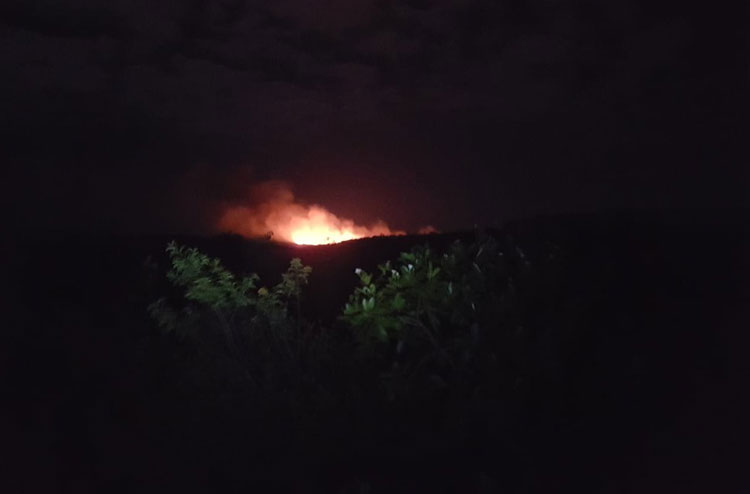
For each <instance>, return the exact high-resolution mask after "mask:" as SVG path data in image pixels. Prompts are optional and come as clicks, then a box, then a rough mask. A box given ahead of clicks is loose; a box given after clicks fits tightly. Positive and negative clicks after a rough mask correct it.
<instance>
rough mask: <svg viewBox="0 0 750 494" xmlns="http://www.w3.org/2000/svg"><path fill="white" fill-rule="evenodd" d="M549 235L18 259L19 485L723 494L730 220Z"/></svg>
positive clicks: (731, 415)
mask: <svg viewBox="0 0 750 494" xmlns="http://www.w3.org/2000/svg"><path fill="white" fill-rule="evenodd" d="M552 226H553V227H554V228H553V229H552V230H546V231H541V232H540V231H539V230H533V231H532V235H529V234H524V233H523V232H522V231H512V230H509V231H505V232H502V234H500V233H498V234H493V235H487V236H483V235H479V236H478V237H476V238H473V239H472V238H470V237H469V236H464V237H463V238H462V239H461V240H460V241H459V242H453V241H452V240H453V239H447V238H446V239H443V237H431V238H429V245H427V246H421V247H418V248H416V249H412V250H407V251H406V252H404V253H402V254H396V252H398V251H399V250H404V249H405V248H406V245H408V244H407V243H406V240H408V239H402V238H394V239H373V240H371V241H367V242H357V243H353V244H351V245H341V246H330V247H324V248H316V249H288V250H279V253H277V254H273V255H271V254H262V252H261V251H252V250H251V251H249V253H248V256H247V257H242V256H237V255H233V254H232V252H233V251H234V252H242V249H246V248H247V249H251V248H255V247H253V245H250V244H247V243H236V241H234V240H232V239H229V240H223V239H213V240H210V239H209V240H201V239H194V240H191V239H183V240H181V245H178V244H173V245H171V246H170V248H169V252H168V253H167V256H166V257H164V258H160V257H158V256H155V257H153V258H152V259H153V261H155V263H154V262H150V263H149V266H151V267H150V268H148V269H146V270H143V269H140V268H142V264H143V259H144V257H145V256H146V254H147V253H151V254H154V253H155V252H158V251H159V250H161V249H163V245H164V241H163V240H159V242H158V243H157V242H156V241H155V240H154V241H151V240H149V241H148V242H144V243H143V245H142V246H136V247H137V248H135V247H132V246H130V247H129V246H128V245H130V244H126V243H125V242H124V241H123V240H121V239H115V241H112V242H109V243H102V244H101V245H98V244H96V243H94V242H93V241H91V240H87V241H86V242H85V243H80V244H67V243H59V244H53V245H49V244H48V243H47V242H46V241H45V243H42V244H40V247H39V248H38V249H36V250H33V249H25V250H24V252H22V253H21V252H20V251H19V253H20V254H23V255H25V256H28V257H29V259H33V261H34V262H33V264H32V263H27V264H24V265H22V266H25V268H24V269H23V270H21V271H20V272H19V276H18V277H17V278H16V277H13V278H11V279H12V280H15V281H14V282H13V283H14V284H13V285H12V286H15V287H16V289H15V291H14V292H13V293H12V294H11V296H17V297H18V299H17V300H18V302H17V303H15V307H16V309H17V310H14V311H12V312H11V313H10V317H11V326H10V327H13V326H14V321H18V322H19V324H18V328H19V329H20V330H19V331H14V332H9V333H8V340H7V341H8V342H9V344H8V345H6V346H5V349H9V351H8V352H7V353H5V352H3V355H2V358H3V362H5V364H6V367H5V368H6V369H7V372H5V373H4V375H5V376H10V377H12V378H13V379H12V380H11V381H9V384H10V386H8V387H6V389H7V390H8V395H7V396H8V397H9V403H11V404H13V405H11V406H10V407H8V408H7V409H6V410H7V411H8V412H9V413H10V414H11V418H12V420H13V421H14V422H12V423H14V424H16V425H15V426H14V427H13V428H9V429H7V434H6V435H5V437H6V439H7V440H6V445H8V447H9V448H12V450H13V451H14V455H13V457H12V459H11V463H10V465H11V468H10V470H9V472H12V473H14V472H15V473H17V475H15V474H9V477H8V478H9V479H12V480H13V481H14V482H15V484H14V485H15V486H16V487H17V488H14V489H11V490H15V491H23V490H24V489H25V490H27V491H55V490H58V491H77V492H86V491H101V490H107V491H118V490H119V491H121V492H130V491H138V492H163V491H164V490H174V489H179V490H181V491H182V492H205V491H216V490H219V491H224V490H229V491H234V490H244V491H248V490H249V491H257V492H271V491H275V492H279V491H285V492H414V491H425V490H426V491H431V492H554V491H561V490H564V491H576V492H602V491H604V492H609V491H612V490H618V489H620V490H628V489H629V488H630V489H631V490H635V491H643V489H640V487H644V486H645V487H649V486H653V485H655V483H654V478H655V477H654V476H656V478H662V479H673V478H678V477H680V478H682V476H684V475H686V473H685V466H686V465H689V466H691V468H690V473H689V475H690V476H691V478H694V479H695V478H697V479H701V478H702V476H704V477H705V478H706V482H710V483H711V485H714V483H715V482H718V481H723V482H725V485H726V486H730V487H731V485H732V484H731V482H732V481H731V477H730V476H725V477H721V476H717V475H716V474H715V473H716V472H717V471H719V466H717V465H719V463H717V462H719V461H721V460H719V458H722V456H721V453H720V451H718V452H717V450H716V449H715V448H713V449H712V446H716V445H717V444H718V445H720V444H724V443H723V442H722V440H721V437H722V435H721V432H722V431H723V432H726V433H727V434H729V433H730V432H731V434H732V437H736V434H738V431H739V429H738V428H737V424H739V423H740V421H739V420H735V416H736V418H739V417H741V416H743V415H742V410H743V409H742V408H739V409H738V408H737V407H730V406H726V407H724V406H721V405H720V403H725V402H726V400H728V399H729V397H731V396H734V394H733V393H736V390H735V391H731V390H732V389H734V388H732V387H731V386H734V385H733V384H731V383H732V382H735V383H736V381H731V380H727V379H724V377H723V376H725V375H731V374H728V373H729V365H730V363H731V362H734V363H733V364H731V365H735V366H736V365H739V364H738V362H741V359H740V360H738V359H735V358H731V359H730V357H729V356H728V355H730V354H731V355H735V354H736V351H738V350H737V349H739V348H742V345H740V344H736V343H734V344H732V345H729V342H730V341H743V340H741V338H740V337H741V336H742V335H743V334H744V333H743V332H742V331H739V327H740V326H741V321H742V319H741V312H740V311H739V308H740V305H738V302H737V301H738V300H739V299H738V298H737V297H738V296H739V294H741V293H742V292H741V291H738V290H737V288H736V287H737V286H740V285H738V284H737V282H738V280H739V279H740V278H741V274H740V273H741V270H740V269H739V268H740V267H741V263H738V262H737V261H738V260H740V261H741V259H742V256H741V253H742V248H743V245H745V244H742V243H741V242H736V241H733V240H732V239H733V238H736V231H737V230H732V231H731V232H729V233H727V234H726V236H724V237H722V236H721V232H720V231H719V233H715V232H713V233H710V234H701V235H695V234H693V233H690V234H689V235H681V234H678V233H673V232H672V233H668V234H666V233H664V231H665V230H663V229H658V230H657V229H653V230H649V229H648V228H644V227H641V226H639V227H637V228H636V227H635V226H633V227H628V226H627V225H626V227H625V228H624V227H623V226H622V225H615V226H611V227H610V226H607V228H610V230H607V229H606V228H599V227H591V226H586V227H585V228H578V229H576V228H571V227H569V226H566V227H565V228H561V227H560V226H559V224H553V225H552ZM628 228H630V229H628ZM556 232H559V233H560V234H558V233H556ZM611 232H615V233H611ZM622 232H625V233H624V234H623V233H622ZM730 233H731V235H730ZM514 239H519V240H518V241H516V240H514ZM45 240H46V239H45ZM96 241H100V240H96ZM420 241H421V242H424V241H425V239H424V238H423V239H421V240H420ZM220 242H228V243H226V245H227V246H228V248H225V249H223V250H222V249H220V248H219V247H221V245H222V244H221V243H220ZM231 242H235V243H234V244H233V243H231ZM138 245H140V244H138ZM184 245H198V246H199V247H200V250H196V249H194V248H191V247H186V246H184ZM234 245H236V246H237V248H235V247H233V246H234ZM399 246H400V247H399ZM712 246H713V247H716V246H721V248H722V250H721V255H719V254H718V251H716V250H714V251H711V250H710V248H712ZM397 247H398V250H396V248H397ZM258 248H260V247H258ZM263 248H264V249H265V248H269V249H270V248H274V249H276V247H275V246H273V245H270V244H269V245H268V246H267V247H266V246H263ZM365 248H366V249H369V250H370V251H371V254H372V255H370V256H369V257H368V256H367V255H363V253H366V250H363V249H365ZM66 249H67V250H66ZM204 252H208V253H210V255H208V254H204ZM388 252H390V254H386V253H388ZM705 252H714V254H713V255H712V256H710V258H711V260H712V262H711V263H707V262H698V261H696V259H700V257H699V255H700V254H701V253H705ZM282 254H283V256H282ZM696 254H698V255H696ZM295 256H299V257H301V259H302V260H304V261H306V262H305V263H303V262H302V261H292V262H291V263H290V262H289V260H290V259H293V258H294V257H295ZM388 257H391V260H390V262H381V261H385V259H387V258H388ZM219 259H221V260H219ZM375 261H377V262H380V265H379V266H378V265H377V263H376V262H375ZM284 263H286V265H287V267H288V268H287V270H286V271H284V272H283V273H280V271H281V269H280V268H281V266H283V265H284ZM307 263H309V264H310V265H311V266H312V267H313V270H312V271H311V270H310V269H309V268H308V267H307V266H306V265H305V264H307ZM355 263H356V264H355ZM357 265H359V266H360V267H363V268H366V269H364V270H358V271H357V272H356V273H355V272H354V268H355V267H356V266H357ZM230 267H231V268H230ZM342 267H345V268H346V269H345V271H341V268H342ZM255 268H257V271H258V272H259V273H261V275H262V278H261V277H260V276H254V275H253V274H252V271H255V270H256V269H255ZM337 269H339V271H340V272H341V274H336V272H337V271H336V270H337ZM274 272H276V273H277V276H274V275H273V273H274ZM332 273H333V275H332ZM269 280H270V281H269ZM347 295H348V296H347ZM324 302H327V303H329V304H330V305H331V306H332V307H333V310H332V311H330V312H329V311H328V309H327V308H326V307H325V303H324ZM35 304H37V305H35ZM149 304H150V308H149V310H148V311H146V307H147V306H149ZM40 308H41V309H40ZM16 316H18V318H17V319H13V318H14V317H16ZM732 321H734V323H733V322H732ZM732 324H734V326H732ZM732 328H733V329H732ZM737 338H740V340H737ZM727 352H734V353H727ZM735 372H736V371H735ZM737 375H739V374H737ZM722 400H724V401H722ZM701 403H703V404H704V405H701ZM710 403H716V405H714V408H712V409H711V410H714V409H715V410H716V411H711V412H710V413H709V412H707V411H706V409H705V407H706V406H708V404H710ZM720 410H724V412H720ZM701 414H703V415H701ZM732 424H734V425H732ZM701 430H706V431H711V432H710V434H709V433H708V432H707V433H706V434H705V435H701V433H700V431H701ZM685 431H687V432H685ZM672 444H677V445H680V446H679V448H678V449H675V451H674V452H671V453H668V454H669V455H671V456H666V458H668V459H666V460H665V459H664V458H665V455H666V454H667V453H665V451H670V450H669V449H668V448H670V447H671V446H670V445H672ZM702 451H705V452H708V451H711V452H713V453H712V458H715V460H713V463H712V464H706V463H705V462H698V461H695V462H691V461H690V458H692V456H694V455H697V456H696V458H698V457H700V455H699V453H700V452H702ZM669 458H672V459H671V460H669ZM13 465H17V466H16V467H14V466H13ZM32 466H33V468H32ZM23 472H27V473H23ZM702 472H703V473H702ZM31 473H34V474H33V475H32V474H31ZM646 474H647V475H646ZM659 476H661V477H659ZM717 479H718V480H717ZM663 482H665V481H664V480H663ZM662 485H664V484H663V483H662ZM694 485H695V486H696V488H698V487H700V486H701V485H703V486H706V485H708V484H706V483H703V484H701V483H700V482H695V483H694ZM645 490H646V491H648V489H645ZM686 490H690V489H686ZM725 490H729V491H731V489H725Z"/></svg>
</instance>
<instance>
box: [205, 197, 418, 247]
mask: <svg viewBox="0 0 750 494" xmlns="http://www.w3.org/2000/svg"><path fill="white" fill-rule="evenodd" d="M254 191H255V192H256V195H257V196H260V197H261V202H260V203H259V204H258V205H256V206H252V207H244V206H239V207H237V206H235V207H230V208H227V209H226V210H225V211H224V214H223V215H222V217H221V219H220V221H219V228H220V229H221V230H223V231H230V232H234V233H239V234H242V235H246V236H251V237H261V236H269V235H270V237H271V238H272V239H273V240H277V241H282V242H292V243H295V244H298V245H321V244H333V243H338V242H344V241H346V240H353V239H357V238H365V237H374V236H379V235H404V234H405V232H403V231H400V230H391V229H390V228H389V227H388V225H387V224H385V223H384V222H382V221H378V222H376V223H375V224H374V225H371V226H369V227H366V226H360V225H357V224H355V223H354V221H352V220H350V219H346V218H340V217H338V216H336V215H335V214H333V213H331V212H330V211H328V210H327V209H325V208H324V207H322V206H318V205H306V204H301V203H298V202H296V201H295V200H294V195H293V194H292V193H291V190H290V189H289V188H288V187H287V186H286V185H284V184H283V183H278V182H271V183H266V184H262V185H260V186H257V187H256V188H255V190H254Z"/></svg>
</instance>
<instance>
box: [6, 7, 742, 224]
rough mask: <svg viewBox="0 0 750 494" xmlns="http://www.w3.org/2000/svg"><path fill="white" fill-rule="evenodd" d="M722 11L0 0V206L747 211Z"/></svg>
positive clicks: (728, 32) (55, 219)
mask: <svg viewBox="0 0 750 494" xmlns="http://www.w3.org/2000/svg"><path fill="white" fill-rule="evenodd" d="M722 3H732V2H714V3H707V2H700V3H699V2H684V1H667V2H660V1H653V0H639V1H636V0H614V1H601V0H598V1H593V0H592V1H574V0H523V1H521V0H506V1H488V0H474V1H469V0H456V1H448V0H412V1H406V2H394V1H385V0H380V1H358V0H329V1H325V2H321V1H312V0H274V1H267V2H252V1H241V0H228V1H213V0H202V1H190V0H185V1H172V2H162V1H153V0H135V1H118V0H114V1H107V2H102V1H99V0H78V1H72V0H69V1H51V0H34V1H29V0H3V1H2V2H0V63H2V67H3V70H2V77H0V129H2V136H3V141H4V144H2V147H1V151H0V159H2V162H3V163H4V171H3V172H2V175H0V178H2V180H3V184H2V186H3V193H2V196H3V202H4V203H5V204H4V205H3V207H4V209H5V210H6V211H12V212H14V213H15V214H14V218H15V219H16V220H17V221H21V222H22V224H25V225H40V226H43V227H54V226H56V227H59V228H67V227H70V228H86V229H89V228H90V229H96V230H102V229H103V230H130V231H134V230H135V231H137V230H149V231H153V230H171V231H174V230H201V229H205V228H208V227H209V226H210V225H211V224H212V222H213V221H214V220H215V215H216V214H217V211H219V209H220V208H221V207H222V204H225V203H237V202H242V201H244V200H246V199H248V198H247V194H248V193H249V192H248V191H249V189H250V187H251V184H252V183H257V182H260V181H264V180H269V179H274V180H285V181H288V182H290V183H291V184H292V186H293V187H294V190H295V191H296V193H297V196H298V197H299V198H300V199H301V200H304V201H310V202H317V203H321V204H322V205H324V206H326V207H328V208H329V209H331V210H332V211H333V212H334V213H337V214H340V215H343V216H347V217H351V218H354V219H355V220H357V221H365V222H366V221H371V220H374V219H375V218H377V217H379V218H382V219H384V220H386V221H387V222H389V223H390V224H391V225H393V226H395V227H397V228H407V229H412V228H416V227H418V226H420V225H424V224H433V225H435V226H437V227H439V228H442V229H452V228H460V227H465V226H470V225H472V224H474V223H479V224H490V225H491V224H494V223H497V222H500V221H502V220H505V219H508V218H513V217H518V216H528V215H533V214H538V213H550V212H570V211H592V210H603V209H610V208H641V207H652V208H666V207H670V208H671V207H701V208H714V207H727V206H738V205H742V206H747V205H748V203H749V202H750V201H749V200H748V198H747V196H748V194H747V191H748V190H750V189H748V187H749V186H750V183H749V182H748V173H747V168H748V160H747V156H748V155H747V153H746V152H745V151H746V149H745V147H746V144H745V142H743V141H744V138H745V136H746V126H745V125H744V122H745V119H746V118H747V116H748V115H747V109H748V91H750V71H749V70H748V62H749V60H750V59H749V58H748V57H749V55H750V44H749V43H748V31H749V30H750V29H749V28H748V25H750V24H748V20H749V19H750V16H748V11H747V7H743V6H740V4H741V3H743V2H735V3H736V4H737V6H736V7H727V6H721V5H720V4H722ZM693 4H695V6H692V5H693ZM732 9H734V10H732Z"/></svg>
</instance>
